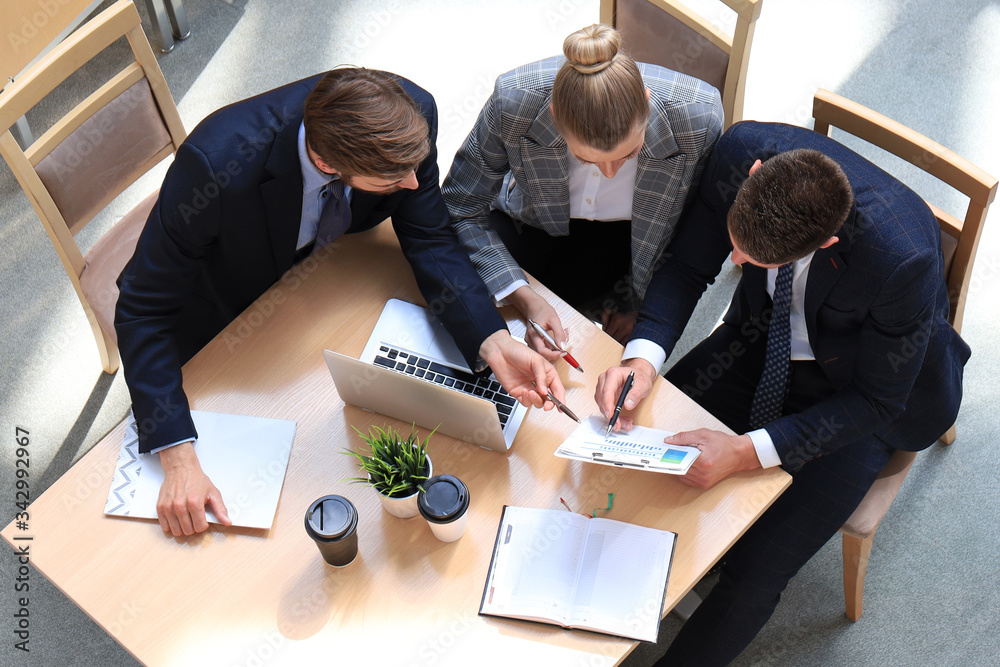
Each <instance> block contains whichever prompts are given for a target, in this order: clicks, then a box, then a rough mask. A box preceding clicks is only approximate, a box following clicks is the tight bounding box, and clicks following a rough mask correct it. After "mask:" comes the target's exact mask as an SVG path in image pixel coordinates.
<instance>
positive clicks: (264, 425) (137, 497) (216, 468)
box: [104, 410, 295, 529]
mask: <svg viewBox="0 0 1000 667" xmlns="http://www.w3.org/2000/svg"><path fill="white" fill-rule="evenodd" d="M191 418H192V419H193V420H194V425H195V428H196V429H197V431H198V441H197V443H196V444H195V451H196V452H197V454H198V461H199V463H200V464H201V468H202V470H204V471H205V474H206V475H208V477H209V479H211V480H212V483H213V484H215V486H216V487H218V489H219V491H220V492H221V493H222V501H223V502H224V503H225V504H226V509H227V510H228V511H229V518H230V519H231V520H232V522H233V525H234V526H243V527H246V528H265V529H268V528H270V527H271V525H272V524H273V523H274V515H275V512H276V511H277V509H278V497H279V496H280V495H281V486H282V484H283V483H284V481H285V470H286V468H287V467H288V455H289V454H290V453H291V451H292V440H293V439H294V437H295V422H294V421H289V420H287V419H268V418H265V417H246V416H242V415H230V414H222V413H218V412H203V411H200V410H192V411H191ZM161 484H163V468H162V467H161V466H160V455H159V454H140V453H139V436H138V433H137V431H136V426H135V420H134V418H133V417H132V415H131V414H129V416H128V419H127V422H126V426H125V437H124V438H123V439H122V448H121V452H120V453H119V456H118V464H117V465H116V466H115V476H114V479H113V480H112V482H111V490H110V491H109V493H108V502H107V504H106V505H105V506H104V513H105V514H106V515H109V516H125V517H131V518H142V519H155V518H156V500H157V498H158V497H159V494H160V485H161ZM206 514H207V517H208V521H209V522H211V523H219V520H218V519H217V518H216V517H215V515H214V514H213V513H212V512H211V510H208V509H206Z"/></svg>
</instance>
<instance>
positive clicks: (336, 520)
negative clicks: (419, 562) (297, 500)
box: [306, 496, 358, 542]
mask: <svg viewBox="0 0 1000 667" xmlns="http://www.w3.org/2000/svg"><path fill="white" fill-rule="evenodd" d="M357 525H358V510H357V509H355V507H354V504H353V503H352V502H351V501H350V500H348V499H347V498H344V497H343V496H323V497H322V498H320V499H319V500H317V501H315V502H314V503H313V504H312V505H310V506H309V509H308V510H307V511H306V532H307V533H309V536H310V537H312V538H313V539H314V540H322V541H327V542H332V541H334V540H339V539H341V538H343V537H345V536H347V535H349V534H350V533H351V532H352V531H353V530H354V529H355V528H356V527H357Z"/></svg>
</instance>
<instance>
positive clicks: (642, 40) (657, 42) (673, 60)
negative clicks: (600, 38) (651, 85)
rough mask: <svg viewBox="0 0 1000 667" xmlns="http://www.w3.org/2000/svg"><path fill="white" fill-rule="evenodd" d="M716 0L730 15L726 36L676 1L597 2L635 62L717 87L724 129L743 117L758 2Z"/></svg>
mask: <svg viewBox="0 0 1000 667" xmlns="http://www.w3.org/2000/svg"><path fill="white" fill-rule="evenodd" d="M720 2H723V3H725V4H726V5H727V6H728V7H729V8H730V9H731V10H733V12H735V13H736V25H735V27H734V30H733V34H732V35H731V36H730V35H727V34H726V33H724V32H722V31H721V30H720V29H719V28H717V27H716V26H715V24H713V23H712V22H711V21H709V20H708V19H707V18H706V17H704V16H701V15H700V14H697V13H696V12H694V11H693V10H692V9H691V8H690V7H687V6H686V5H684V4H683V3H682V2H678V1H677V0H601V23H606V24H608V25H613V26H614V27H615V28H616V29H617V30H618V31H619V32H621V33H622V36H623V37H624V38H625V48H626V50H627V51H628V53H629V55H631V56H632V58H634V59H635V60H637V61H639V62H646V63H653V64H655V65H662V66H663V67H666V68H668V69H672V70H674V71H676V72H681V73H682V74H688V75H690V76H693V77H697V78H699V79H701V80H702V81H705V82H707V83H710V84H712V85H713V86H715V87H716V88H718V89H719V91H720V92H721V93H722V109H723V111H724V113H725V126H726V127H729V126H730V125H732V124H733V123H735V122H737V121H740V120H743V94H744V90H745V85H746V76H747V64H748V63H749V61H750V45H751V43H752V42H753V31H754V25H755V24H756V22H757V17H758V16H760V7H761V0H720ZM720 9H721V8H720ZM727 14H728V13H727ZM729 16H731V15H727V18H729ZM722 22H725V21H722Z"/></svg>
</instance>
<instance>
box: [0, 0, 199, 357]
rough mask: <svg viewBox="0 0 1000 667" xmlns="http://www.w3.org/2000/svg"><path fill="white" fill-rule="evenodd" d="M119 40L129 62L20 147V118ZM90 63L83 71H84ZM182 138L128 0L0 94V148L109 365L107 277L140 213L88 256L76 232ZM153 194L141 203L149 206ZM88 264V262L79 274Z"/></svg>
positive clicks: (112, 297)
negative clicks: (15, 130)
mask: <svg viewBox="0 0 1000 667" xmlns="http://www.w3.org/2000/svg"><path fill="white" fill-rule="evenodd" d="M122 37H125V38H126V39H127V40H128V43H129V46H130V47H131V55H132V59H131V62H130V63H129V64H128V65H127V66H125V67H124V68H123V69H122V70H121V71H119V72H118V73H117V74H115V75H114V76H112V77H110V79H109V80H107V82H106V83H104V84H103V85H101V86H100V87H98V88H97V89H96V90H95V91H94V92H93V93H92V94H90V95H89V96H88V97H87V98H86V99H84V100H83V101H82V102H80V103H79V104H77V105H76V106H75V107H74V108H73V109H72V110H70V111H69V113H67V114H66V115H65V116H63V117H62V118H60V119H59V120H57V121H56V122H55V123H54V124H53V125H52V127H51V128H49V129H48V130H47V131H46V132H45V133H44V134H43V135H42V136H40V137H38V139H37V140H35V141H34V142H33V143H32V144H31V145H29V146H27V147H26V148H24V149H22V148H21V146H20V145H18V143H17V141H16V140H15V139H14V136H13V134H12V133H11V127H12V126H13V125H14V124H15V123H17V121H18V119H19V118H21V117H22V116H23V115H24V114H25V113H26V112H27V111H29V110H30V109H32V108H33V107H34V106H36V105H37V104H38V103H39V102H40V101H41V100H42V99H43V98H45V96H46V95H48V94H49V93H50V92H52V90H53V89H55V88H56V86H58V85H59V84H61V83H62V82H63V81H65V80H66V79H67V78H69V77H70V76H71V75H73V74H74V73H75V72H76V71H77V70H79V69H80V68H82V67H84V66H85V65H86V64H87V63H88V62H90V60H91V59H92V58H94V56H96V55H97V54H98V53H100V52H101V51H103V50H104V49H105V48H107V47H108V46H109V45H111V44H112V43H114V42H116V41H117V40H119V39H121V38H122ZM92 69H93V68H91V69H89V70H88V76H87V77H82V78H90V77H91V75H92ZM184 138H185V132H184V126H183V124H182V123H181V119H180V115H179V114H178V112H177V107H176V105H175V104H174V101H173V98H172V97H171V96H170V91H169V89H168V88H167V82H166V80H165V79H164V78H163V73H162V72H161V71H160V68H159V66H158V65H157V63H156V57H155V56H154V55H153V51H152V49H151V48H150V47H149V42H148V41H147V40H146V36H145V34H144V33H143V31H142V26H141V24H140V19H139V13H138V11H136V8H135V5H133V4H132V2H131V0H119V1H118V2H117V3H115V4H114V5H112V6H111V7H109V8H107V9H106V10H104V11H103V12H101V13H100V14H99V15H98V16H96V17H94V18H93V19H91V20H90V21H88V22H87V23H85V24H84V25H83V26H82V27H81V28H80V29H79V30H77V31H76V32H74V33H73V34H72V35H70V36H69V37H67V38H66V39H65V40H63V41H62V42H60V43H59V44H58V46H56V47H55V48H53V49H52V50H51V51H49V52H48V53H46V54H45V55H43V56H42V57H41V58H40V59H39V60H37V61H36V62H35V63H34V64H32V65H31V66H30V67H28V69H26V70H25V71H24V72H22V73H21V74H20V76H18V78H17V79H16V80H15V81H14V82H13V83H11V84H10V85H9V86H8V87H7V88H6V89H4V91H3V93H0V155H3V157H4V159H5V160H6V161H7V163H8V164H9V165H10V168H11V170H12V171H13V172H14V176H15V177H16V178H17V180H18V183H19V184H20V185H21V188H22V189H23V190H24V192H25V194H26V195H27V196H28V199H29V200H30V201H31V204H32V206H33V207H34V209H35V212H36V213H37V214H38V217H39V218H40V219H41V221H42V225H43V226H44V228H45V231H46V232H47V233H48V235H49V238H50V239H51V241H52V244H53V245H54V246H55V249H56V252H57V253H58V255H59V259H60V261H61V262H62V264H63V268H65V270H66V273H67V274H68V275H69V278H70V281H71V282H72V283H73V287H74V289H75V290H76V293H77V296H78V297H79V298H80V302H81V304H82V305H83V308H84V312H85V313H86V315H87V319H88V320H89V321H90V324H91V327H92V328H93V329H94V334H95V336H96V337H97V340H98V348H99V351H100V353H101V358H102V363H103V365H104V369H105V370H106V371H108V372H113V370H114V369H115V368H117V366H118V355H117V349H116V348H115V336H114V327H113V324H112V323H113V319H114V305H115V301H117V298H118V293H117V288H116V287H115V285H114V278H115V277H117V275H118V272H120V270H121V268H122V267H123V266H124V263H125V261H127V260H128V258H129V257H130V256H131V254H132V250H133V249H134V247H135V242H136V239H137V238H138V233H139V231H141V228H142V225H143V223H144V222H145V215H144V214H129V215H127V216H125V221H124V222H119V223H118V224H116V225H115V226H114V227H113V228H112V230H111V232H112V233H108V234H105V235H104V237H103V238H102V239H101V240H100V241H98V242H97V243H96V244H95V245H94V247H93V248H92V249H91V251H90V252H89V253H88V254H87V257H86V258H85V257H84V256H83V255H82V253H81V251H80V247H79V246H78V245H77V243H76V240H75V237H76V235H77V234H78V233H79V232H80V231H81V230H82V229H84V227H85V226H86V225H87V224H88V223H89V222H90V221H91V220H92V219H93V218H94V216H96V215H97V214H98V213H99V212H100V211H101V210H103V209H104V208H105V206H107V205H108V204H109V203H110V202H111V201H112V200H114V199H115V198H116V197H117V196H118V195H120V194H121V193H122V192H123V191H124V190H125V189H126V188H127V187H128V186H130V185H131V184H132V183H134V182H135V181H136V179H138V178H139V177H140V176H142V175H143V174H144V173H146V172H147V171H149V170H150V169H152V168H153V167H154V166H156V165H157V164H158V163H160V162H161V161H162V160H163V159H164V158H166V157H168V156H170V155H171V154H173V153H174V152H175V151H176V150H177V148H178V147H179V146H180V145H181V142H183V141H184ZM153 201H154V199H151V198H147V200H146V201H145V202H144V203H143V205H144V206H145V211H146V213H148V211H149V209H150V208H151V206H152V203H153ZM136 210H138V207H137V209H136ZM126 228H127V229H126ZM109 259H110V260H111V261H109ZM116 262H117V264H116V265H115V266H111V264H114V263H116ZM88 263H90V264H92V265H93V269H92V270H91V271H89V272H88V273H87V274H86V275H84V272H85V270H86V269H87V266H88ZM119 264H120V265H119ZM95 294H98V295H100V297H101V299H100V301H101V302H100V303H96V300H95V297H94V295H95ZM102 332H103V333H102Z"/></svg>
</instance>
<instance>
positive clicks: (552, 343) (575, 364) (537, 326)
mask: <svg viewBox="0 0 1000 667" xmlns="http://www.w3.org/2000/svg"><path fill="white" fill-rule="evenodd" d="M528 325H529V326H530V327H531V328H532V329H534V330H535V333H536V334H538V335H539V336H541V337H542V339H543V340H544V341H545V342H546V344H548V346H549V347H551V348H552V349H553V350H556V351H557V352H562V354H563V359H565V360H566V363H567V364H569V365H570V366H572V367H573V368H575V369H576V370H578V371H580V372H581V373H582V372H583V366H581V365H580V364H579V363H578V362H577V360H576V359H574V358H573V355H571V354H570V353H569V352H567V351H566V350H564V349H562V348H561V347H559V346H558V345H556V341H555V340H554V339H553V338H552V336H550V335H549V332H548V331H546V330H545V329H544V328H543V327H542V325H540V324H539V323H538V322H535V321H534V320H533V319H531V318H530V317H529V318H528ZM577 421H579V420H577Z"/></svg>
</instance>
